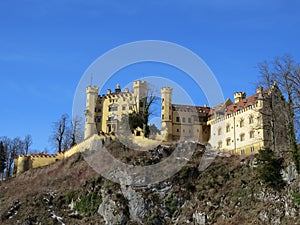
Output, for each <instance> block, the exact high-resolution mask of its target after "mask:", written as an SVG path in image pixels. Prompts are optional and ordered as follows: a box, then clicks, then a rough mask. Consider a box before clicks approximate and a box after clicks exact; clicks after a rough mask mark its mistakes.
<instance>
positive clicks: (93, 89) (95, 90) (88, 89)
mask: <svg viewBox="0 0 300 225" xmlns="http://www.w3.org/2000/svg"><path fill="white" fill-rule="evenodd" d="M98 92H99V88H98V87H97V86H94V87H92V86H87V87H86V93H97V95H98Z"/></svg>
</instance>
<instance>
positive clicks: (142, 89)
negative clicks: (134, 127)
mask: <svg viewBox="0 0 300 225" xmlns="http://www.w3.org/2000/svg"><path fill="white" fill-rule="evenodd" d="M133 94H134V96H135V97H136V107H137V109H136V110H137V111H140V108H141V105H140V103H141V102H140V101H141V100H142V98H144V97H146V96H147V82H146V81H141V80H136V81H134V82H133Z"/></svg>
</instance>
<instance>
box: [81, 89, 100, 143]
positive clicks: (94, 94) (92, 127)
mask: <svg viewBox="0 0 300 225" xmlns="http://www.w3.org/2000/svg"><path fill="white" fill-rule="evenodd" d="M98 92H99V88H98V87H97V86H94V87H91V86H88V87H87V88H86V107H85V110H84V115H85V126H84V139H87V138H89V137H91V136H92V135H93V134H97V129H96V123H95V108H96V103H97V98H98Z"/></svg>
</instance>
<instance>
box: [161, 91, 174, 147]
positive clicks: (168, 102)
mask: <svg viewBox="0 0 300 225" xmlns="http://www.w3.org/2000/svg"><path fill="white" fill-rule="evenodd" d="M172 91H173V89H172V88H170V87H163V88H162V89H161V105H162V108H161V129H162V134H163V140H164V141H170V140H172Z"/></svg>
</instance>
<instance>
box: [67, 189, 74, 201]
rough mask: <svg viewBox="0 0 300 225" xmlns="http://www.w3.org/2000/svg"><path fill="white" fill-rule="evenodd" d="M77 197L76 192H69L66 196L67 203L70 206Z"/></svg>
mask: <svg viewBox="0 0 300 225" xmlns="http://www.w3.org/2000/svg"><path fill="white" fill-rule="evenodd" d="M74 196H75V191H74V190H69V191H68V193H67V194H66V203H67V204H70V203H71V202H72V199H73V198H74Z"/></svg>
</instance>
